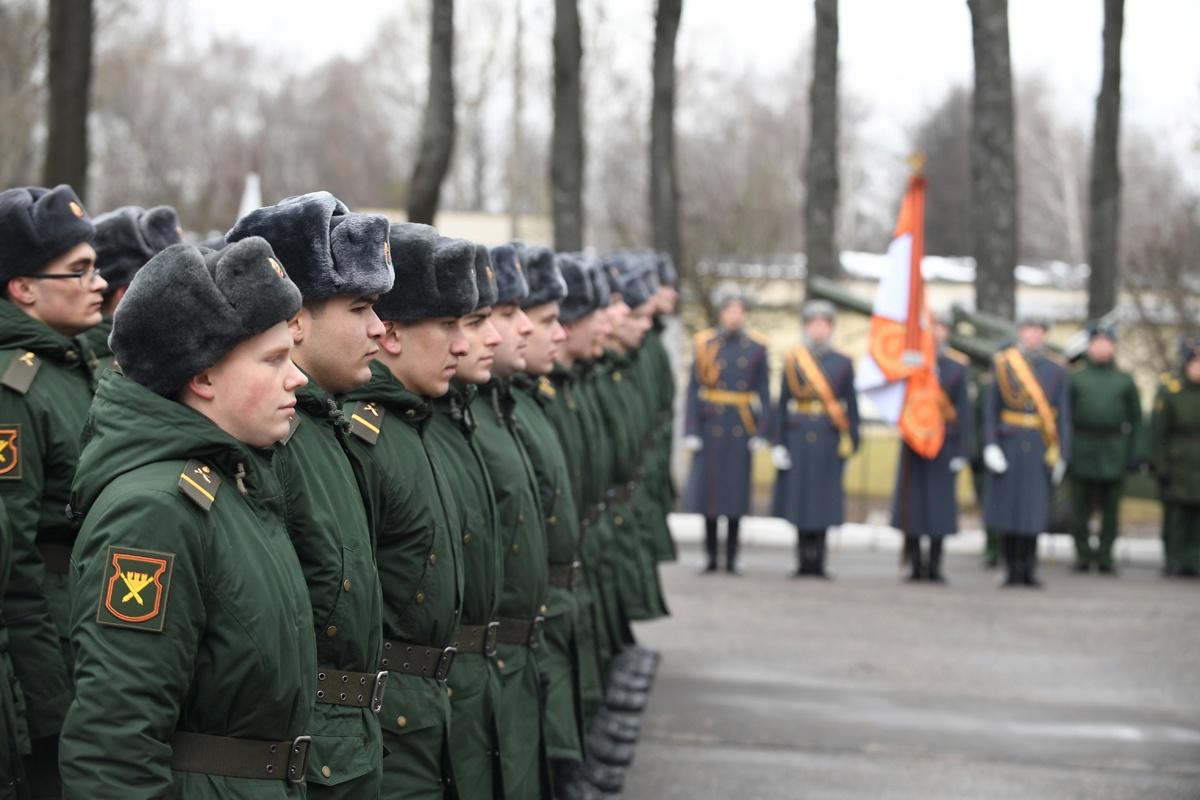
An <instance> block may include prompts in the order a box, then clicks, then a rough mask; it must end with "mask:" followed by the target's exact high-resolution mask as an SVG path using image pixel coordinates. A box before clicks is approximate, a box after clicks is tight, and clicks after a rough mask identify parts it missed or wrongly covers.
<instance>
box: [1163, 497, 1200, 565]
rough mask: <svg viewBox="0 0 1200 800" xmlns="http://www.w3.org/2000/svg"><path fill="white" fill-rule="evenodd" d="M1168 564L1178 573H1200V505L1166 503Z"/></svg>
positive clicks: (1165, 525)
mask: <svg viewBox="0 0 1200 800" xmlns="http://www.w3.org/2000/svg"><path fill="white" fill-rule="evenodd" d="M1163 513H1164V514H1165V515H1166V519H1165V521H1164V524H1163V530H1164V533H1165V536H1164V537H1163V540H1164V541H1163V544H1164V545H1165V546H1166V555H1167V566H1168V567H1169V568H1170V569H1171V571H1172V572H1174V573H1175V574H1178V575H1189V576H1194V575H1197V574H1200V505H1187V506H1185V505H1183V504H1182V503H1170V504H1164V506H1163Z"/></svg>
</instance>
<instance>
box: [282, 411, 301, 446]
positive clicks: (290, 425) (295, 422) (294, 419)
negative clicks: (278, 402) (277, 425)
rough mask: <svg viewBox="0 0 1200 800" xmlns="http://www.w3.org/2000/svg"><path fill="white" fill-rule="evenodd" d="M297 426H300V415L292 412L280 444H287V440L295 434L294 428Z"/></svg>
mask: <svg viewBox="0 0 1200 800" xmlns="http://www.w3.org/2000/svg"><path fill="white" fill-rule="evenodd" d="M299 427H300V415H299V414H293V415H292V418H291V419H290V420H288V432H287V436H285V437H283V441H281V442H280V444H287V443H288V442H290V441H291V440H292V437H293V436H295V435H296V429H297V428H299Z"/></svg>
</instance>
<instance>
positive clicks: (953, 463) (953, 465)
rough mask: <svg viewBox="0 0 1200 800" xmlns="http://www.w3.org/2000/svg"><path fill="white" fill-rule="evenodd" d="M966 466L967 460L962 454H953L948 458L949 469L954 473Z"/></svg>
mask: <svg viewBox="0 0 1200 800" xmlns="http://www.w3.org/2000/svg"><path fill="white" fill-rule="evenodd" d="M966 467H967V460H966V459H965V458H963V457H962V456H955V457H954V458H952V459H950V471H951V472H953V473H954V474H955V475H957V474H958V473H960V472H962V471H963V470H964V469H966Z"/></svg>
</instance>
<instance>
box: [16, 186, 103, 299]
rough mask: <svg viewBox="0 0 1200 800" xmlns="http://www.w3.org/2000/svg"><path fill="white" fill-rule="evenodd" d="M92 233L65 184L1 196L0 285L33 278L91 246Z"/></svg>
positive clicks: (33, 188)
mask: <svg viewBox="0 0 1200 800" xmlns="http://www.w3.org/2000/svg"><path fill="white" fill-rule="evenodd" d="M95 232H96V231H95V228H94V227H93V226H92V220H91V219H90V218H89V217H88V215H87V212H86V211H84V210H83V203H81V202H79V198H78V197H77V196H76V195H75V190H74V189H72V188H71V187H70V186H67V185H66V184H62V185H59V186H55V187H54V188H53V189H43V188H42V187H40V186H26V187H25V188H22V189H7V190H5V191H3V192H0V282H3V283H8V281H9V280H11V279H12V278H17V277H20V276H21V275H32V274H33V273H35V272H37V271H38V270H40V269H41V268H42V267H44V266H46V265H47V264H49V263H50V262H51V261H53V260H54V259H56V258H58V257H59V256H61V255H62V254H64V253H66V252H67V251H68V250H70V249H71V248H72V247H75V246H76V245H79V244H83V243H84V242H90V241H91V240H92V237H93V236H94V235H95Z"/></svg>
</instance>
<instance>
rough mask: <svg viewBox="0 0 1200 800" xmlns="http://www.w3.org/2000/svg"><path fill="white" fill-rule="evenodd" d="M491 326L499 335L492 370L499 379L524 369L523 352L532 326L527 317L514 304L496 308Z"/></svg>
mask: <svg viewBox="0 0 1200 800" xmlns="http://www.w3.org/2000/svg"><path fill="white" fill-rule="evenodd" d="M492 324H493V325H495V326H496V330H497V332H499V334H500V344H499V345H498V346H497V347H496V363H495V365H494V366H493V370H494V371H495V373H496V374H497V375H499V376H500V377H501V378H507V377H510V376H512V375H515V374H516V373H518V372H522V371H524V369H525V351H526V350H527V349H528V347H529V335H530V334H532V333H533V325H531V324H530V323H529V317H527V316H525V312H524V311H522V310H521V307H520V306H518V305H517V304H516V303H508V304H507V305H503V306H496V307H495V309H494V311H493V313H492Z"/></svg>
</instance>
